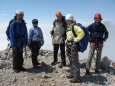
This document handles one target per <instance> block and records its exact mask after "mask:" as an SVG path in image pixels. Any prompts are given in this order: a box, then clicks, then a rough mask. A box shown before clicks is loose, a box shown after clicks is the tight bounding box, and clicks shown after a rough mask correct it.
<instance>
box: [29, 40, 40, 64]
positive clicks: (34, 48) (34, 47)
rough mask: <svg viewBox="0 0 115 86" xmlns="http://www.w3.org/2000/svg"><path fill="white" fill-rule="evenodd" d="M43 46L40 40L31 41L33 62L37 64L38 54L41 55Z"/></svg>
mask: <svg viewBox="0 0 115 86" xmlns="http://www.w3.org/2000/svg"><path fill="white" fill-rule="evenodd" d="M40 48H41V45H40V42H37V41H36V42H32V43H31V51H32V58H31V59H32V64H33V66H34V65H37V64H38V60H37V56H38V55H39V50H40Z"/></svg>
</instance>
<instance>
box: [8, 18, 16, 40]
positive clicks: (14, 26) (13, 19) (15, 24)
mask: <svg viewBox="0 0 115 86" xmlns="http://www.w3.org/2000/svg"><path fill="white" fill-rule="evenodd" d="M12 22H14V29H15V28H16V25H17V24H16V22H15V21H14V19H12V20H10V22H9V25H8V27H7V29H6V36H7V40H8V41H9V40H10V24H11V23H12Z"/></svg>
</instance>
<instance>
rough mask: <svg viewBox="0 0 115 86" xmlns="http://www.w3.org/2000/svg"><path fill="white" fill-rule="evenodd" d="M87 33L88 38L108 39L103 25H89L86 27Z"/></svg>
mask: <svg viewBox="0 0 115 86" xmlns="http://www.w3.org/2000/svg"><path fill="white" fill-rule="evenodd" d="M87 29H88V31H89V32H90V37H94V38H102V39H103V38H106V39H107V38H108V34H109V33H108V31H107V29H106V27H105V25H104V24H102V23H100V24H99V25H96V23H93V24H90V25H89V26H88V27H87Z"/></svg>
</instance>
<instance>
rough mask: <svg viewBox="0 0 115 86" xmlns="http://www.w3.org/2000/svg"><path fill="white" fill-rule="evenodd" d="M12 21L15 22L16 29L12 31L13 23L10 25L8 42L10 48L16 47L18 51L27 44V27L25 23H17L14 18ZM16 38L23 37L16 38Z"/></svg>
mask: <svg viewBox="0 0 115 86" xmlns="http://www.w3.org/2000/svg"><path fill="white" fill-rule="evenodd" d="M14 20H15V22H16V28H15V29H14V22H12V23H11V24H10V42H11V45H12V47H17V48H19V50H21V51H22V50H23V45H24V44H26V45H27V44H28V33H27V27H26V23H25V22H24V20H23V22H19V21H17V19H16V17H14ZM16 35H18V36H23V37H19V38H17V37H16Z"/></svg>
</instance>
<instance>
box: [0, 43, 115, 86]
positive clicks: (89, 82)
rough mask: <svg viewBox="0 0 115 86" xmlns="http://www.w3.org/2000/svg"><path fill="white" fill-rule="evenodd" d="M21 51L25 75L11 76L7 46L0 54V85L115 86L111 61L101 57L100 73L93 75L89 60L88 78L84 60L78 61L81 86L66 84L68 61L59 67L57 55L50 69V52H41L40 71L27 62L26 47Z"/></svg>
mask: <svg viewBox="0 0 115 86" xmlns="http://www.w3.org/2000/svg"><path fill="white" fill-rule="evenodd" d="M26 52H27V57H26V56H25V51H24V52H23V56H24V64H23V66H24V67H25V68H27V71H26V72H19V73H15V72H14V71H13V70H12V61H13V58H12V49H11V46H10V44H8V46H7V49H5V50H3V51H1V52H0V86H115V62H113V61H112V60H110V59H109V57H107V56H104V57H103V58H102V60H101V62H100V70H99V71H100V74H95V72H94V69H95V60H96V58H95V57H94V58H93V60H92V66H91V70H90V72H91V75H85V66H86V61H87V59H84V60H80V61H79V63H80V76H81V83H70V82H69V79H67V78H66V76H67V75H68V74H69V71H70V69H69V60H68V58H66V60H67V66H66V67H62V68H59V64H60V62H61V58H60V54H58V61H59V62H58V63H57V64H55V66H51V62H52V61H53V51H51V50H43V49H41V50H40V52H39V54H40V55H39V56H38V61H39V62H40V63H41V69H34V68H33V67H32V63H31V51H30V49H29V48H28V47H27V49H26Z"/></svg>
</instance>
